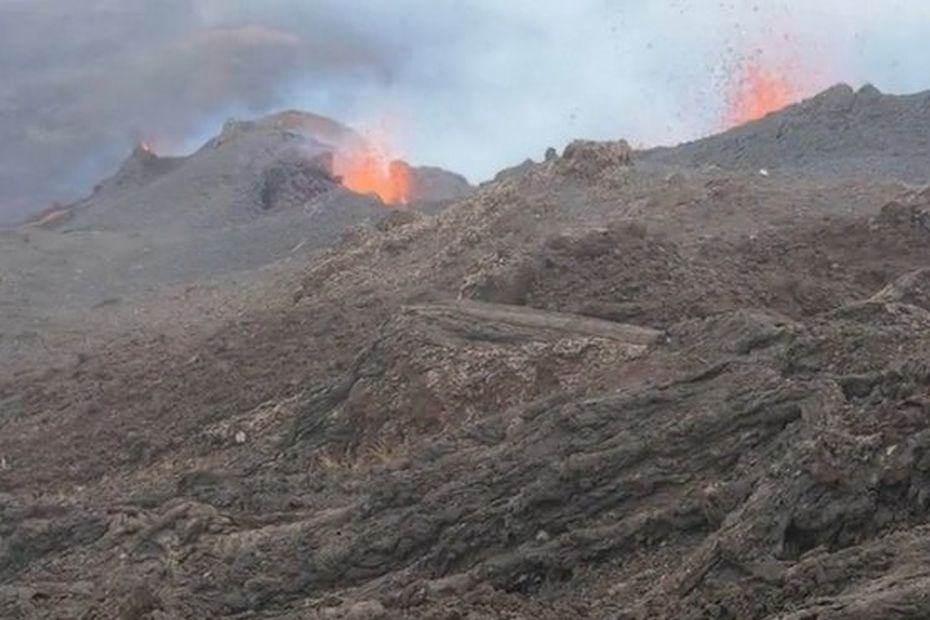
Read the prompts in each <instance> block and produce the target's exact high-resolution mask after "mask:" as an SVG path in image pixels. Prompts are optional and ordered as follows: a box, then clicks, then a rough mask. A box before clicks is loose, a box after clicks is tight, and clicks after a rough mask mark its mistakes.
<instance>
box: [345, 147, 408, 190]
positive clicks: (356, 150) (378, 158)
mask: <svg viewBox="0 0 930 620" xmlns="http://www.w3.org/2000/svg"><path fill="white" fill-rule="evenodd" d="M333 166H334V171H335V173H336V174H337V175H338V176H340V177H342V184H343V185H345V186H346V187H347V188H349V189H350V190H352V191H353V192H357V193H359V194H375V195H377V196H378V197H379V198H380V199H381V200H382V202H384V203H385V204H387V205H405V204H407V203H408V202H409V200H410V167H409V166H408V165H407V164H405V163H403V162H401V161H397V160H394V159H392V158H391V157H390V156H389V155H388V149H387V148H386V147H384V146H382V145H379V144H375V143H372V142H366V143H365V144H364V145H357V146H353V147H351V148H348V149H344V150H340V151H339V152H337V153H336V156H335V159H334V162H333Z"/></svg>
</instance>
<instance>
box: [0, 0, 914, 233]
mask: <svg viewBox="0 0 930 620" xmlns="http://www.w3.org/2000/svg"><path fill="white" fill-rule="evenodd" d="M857 5H858V6H857ZM927 32H930V2H927V0H884V1H883V2H875V3H870V4H869V5H868V6H865V3H861V5H859V3H854V2H853V1H852V0H803V1H802V0H784V1H781V2H779V1H777V0H776V1H769V2H761V1H760V2H751V1H738V0H731V1H721V0H688V1H685V0H678V1H676V0H612V1H609V0H572V1H570V2H568V1H565V0H82V1H81V2H77V1H75V0H0V220H4V219H6V220H9V219H10V218H11V217H14V216H19V215H21V214H22V213H23V212H24V210H28V209H32V210H35V209H37V208H43V207H44V206H47V204H48V202H49V201H50V200H53V199H57V200H70V199H73V198H75V197H76V196H78V195H80V194H82V193H85V192H86V191H88V190H89V189H90V188H91V187H92V185H93V184H94V183H95V182H96V181H97V180H99V178H100V177H101V176H102V175H104V174H107V173H109V172H112V170H113V169H114V167H115V166H116V165H117V164H118V162H119V161H120V159H121V158H122V157H124V156H125V155H126V154H127V153H128V151H129V150H130V149H131V148H132V146H133V144H134V143H136V142H138V141H140V140H147V141H150V142H153V143H154V145H155V146H156V148H160V149H161V150H163V151H179V150H184V149H185V148H189V147H191V146H192V145H195V144H197V143H198V142H200V141H202V140H204V139H206V138H207V137H209V136H210V135H212V134H213V133H214V132H215V131H216V130H217V129H218V128H219V126H220V125H221V123H222V121H223V120H225V118H226V117H228V116H230V115H236V116H242V117H248V116H255V115H258V114H261V113H265V112H269V111H273V110H276V109H281V108H288V107H298V108H304V109H307V110H310V111H314V112H318V113H322V114H326V115H329V116H332V117H334V118H336V119H338V120H342V121H344V122H347V123H349V124H352V125H354V126H356V127H360V128H362V129H365V128H370V127H379V128H386V129H387V130H388V132H389V133H390V134H391V135H392V136H393V137H394V141H395V149H396V151H397V153H398V154H399V155H403V156H405V157H406V158H407V159H409V160H411V161H412V162H414V163H421V164H422V163H429V164H435V165H442V166H444V167H447V168H450V169H453V170H456V171H459V172H462V173H464V174H466V175H467V176H469V178H470V179H472V180H473V181H478V180H483V179H485V178H487V177H489V176H491V175H493V174H494V172H496V171H497V170H498V169H500V168H501V167H503V166H507V165H510V164H513V163H517V162H519V161H521V160H522V159H524V158H526V157H528V156H532V157H536V158H539V157H540V156H541V154H542V152H543V150H544V149H545V147H546V146H550V145H552V146H557V147H561V146H562V145H564V144H565V143H566V142H568V141H569V140H571V139H572V138H576V137H589V138H601V139H610V138H619V137H626V138H628V139H630V140H631V141H633V142H635V143H639V144H659V143H671V142H678V141H682V140H685V139H690V138H694V137H697V136H700V135H703V134H707V133H711V132H714V131H717V130H719V129H720V128H721V123H722V118H723V113H724V109H725V106H726V101H727V95H728V89H729V88H730V86H731V85H732V84H733V81H734V80H735V79H737V77H738V76H737V70H738V68H739V67H740V66H741V63H744V62H745V61H746V60H747V59H751V60H753V61H757V62H760V63H763V64H767V65H771V68H772V69H773V70H775V71H778V72H782V73H784V74H786V75H787V76H788V77H789V78H790V79H791V80H792V82H793V83H794V84H795V85H796V86H797V88H798V90H799V92H803V93H810V94H812V93H813V92H815V91H816V90H818V89H820V88H822V87H825V86H828V85H830V84H831V83H834V82H838V81H846V82H849V83H852V84H854V85H859V84H861V83H864V82H867V81H868V82H872V83H874V84H875V85H876V86H878V87H879V88H881V89H882V90H885V91H890V92H908V91H916V90H923V89H927V88H930V74H928V72H927V70H926V63H925V59H926V58H927V57H928V53H930V39H928V37H927V34H926V33H927Z"/></svg>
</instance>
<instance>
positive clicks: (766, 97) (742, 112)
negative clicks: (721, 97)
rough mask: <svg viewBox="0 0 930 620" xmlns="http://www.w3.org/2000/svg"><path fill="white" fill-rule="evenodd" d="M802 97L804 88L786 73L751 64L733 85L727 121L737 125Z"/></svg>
mask: <svg viewBox="0 0 930 620" xmlns="http://www.w3.org/2000/svg"><path fill="white" fill-rule="evenodd" d="M801 96H802V93H801V89H800V88H799V87H798V86H797V85H796V84H795V83H793V82H792V80H791V79H790V78H789V77H788V76H787V75H786V74H784V73H782V72H779V71H775V70H771V69H766V68H765V67H763V66H762V65H761V64H759V63H756V62H751V63H747V64H746V65H745V66H744V67H742V70H741V74H740V76H739V78H738V79H737V80H736V81H735V82H734V83H733V84H732V85H731V90H730V95H729V100H728V102H727V111H726V123H727V125H729V126H735V125H742V124H744V123H748V122H750V121H754V120H757V119H760V118H762V117H764V116H765V115H767V114H769V113H770V112H775V111H776V110H781V109H782V108H785V107H787V106H789V105H791V104H792V103H795V102H796V101H798V100H799V99H800V98H801Z"/></svg>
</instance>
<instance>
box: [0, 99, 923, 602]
mask: <svg viewBox="0 0 930 620" xmlns="http://www.w3.org/2000/svg"><path fill="white" fill-rule="evenodd" d="M837 114H838V115H839V116H837V118H839V119H843V118H846V117H844V116H842V114H853V113H852V112H848V111H847V112H843V113H841V112H837ZM854 116H855V115H854V114H853V117H854ZM846 120H850V119H849V118H847V119H846ZM850 122H851V121H850ZM914 122H916V121H914ZM921 130H922V126H921V127H914V128H912V132H913V133H915V134H916V133H918V132H919V131H921ZM231 139H240V138H236V137H232V138H231ZM623 153H626V149H624V148H621V147H620V146H619V145H618V144H606V145H590V144H579V145H576V147H575V148H574V149H573V150H572V152H571V153H566V154H565V155H563V156H562V157H558V158H554V159H550V160H549V161H546V162H543V163H540V164H532V165H529V166H527V167H525V169H522V170H520V171H516V172H514V173H513V174H508V175H504V176H503V177H502V178H500V179H499V180H498V181H495V182H493V183H489V184H486V185H484V186H483V187H481V188H480V189H479V190H478V191H476V192H475V193H474V194H472V195H469V196H467V197H466V198H464V199H462V200H460V201H458V202H456V204H454V205H452V206H451V207H449V208H448V209H445V210H443V211H442V212H441V213H438V214H437V215H433V216H427V215H424V214H422V213H416V212H413V211H396V212H391V213H390V214H389V215H388V216H387V217H385V218H383V219H382V220H379V221H378V222H377V223H376V224H375V225H373V226H368V227H358V228H351V229H350V230H349V231H348V232H347V233H346V234H345V235H344V236H343V238H342V241H341V242H340V244H339V245H338V246H337V247H333V248H331V249H328V250H326V251H325V252H321V253H318V254H316V255H314V256H312V257H311V258H310V259H309V261H308V262H306V263H305V264H303V263H301V264H302V265H303V266H302V267H301V268H300V270H299V271H300V274H299V277H295V279H292V280H287V279H286V278H285V280H284V283H285V284H286V285H285V284H282V285H281V287H279V288H251V287H257V286H258V284H257V282H251V283H250V282H248V281H247V282H243V283H240V284H239V285H237V286H233V285H232V284H231V283H219V284H216V285H213V286H211V287H206V286H205V285H204V290H202V291H199V290H191V291H187V290H186V289H185V290H183V291H182V292H177V291H175V292H173V293H172V295H168V294H167V293H159V292H157V291H153V292H150V293H149V294H147V295H146V296H144V297H141V298H138V299H136V298H132V297H128V298H126V299H125V300H123V301H120V302H113V303H107V304H102V305H100V306H98V307H96V308H94V309H93V312H87V313H86V314H83V315H80V317H79V318H80V319H81V321H82V322H81V323H80V325H83V326H85V327H88V330H85V331H89V327H95V328H96V329H102V327H100V326H102V325H104V324H107V325H117V326H121V327H123V328H124V329H127V330H128V332H129V333H128V334H126V335H124V336H122V337H119V338H117V337H116V336H112V337H111V338H103V337H100V339H99V340H90V339H89V338H90V336H82V338H83V339H81V340H80V341H77V342H79V344H75V342H76V341H75V340H67V339H64V340H61V341H51V340H49V341H47V342H64V343H66V344H67V346H68V347H71V348H67V347H65V348H66V349H67V350H68V351H69V352H70V354H71V355H72V357H70V358H68V359H67V360H65V361H56V362H55V363H52V362H47V363H43V364H27V363H18V364H16V365H14V366H11V368H12V370H10V371H9V372H6V373H4V375H3V377H0V431H2V432H0V617H3V618H7V617H9V618H17V619H18V618H42V617H66V618H70V617H76V618H82V617H84V618H146V619H159V620H165V619H174V618H213V617H220V618H222V617H228V618H293V619H296V618H321V619H323V618H326V619H350V618H353V619H360V618H384V619H395V618H396V619H406V618H415V619H416V618H422V619H424V620H425V619H439V618H461V619H469V620H471V619H479V618H480V619H498V618H500V619H508V620H515V619H517V618H539V619H553V620H555V619H563V618H617V619H644V620H645V619H647V618H648V619H653V618H669V619H672V618H674V619H682V618H684V619H694V620H697V619H703V618H717V619H721V620H722V619H731V618H740V619H742V618H753V619H754V618H760V619H781V620H786V619H790V620H812V619H813V618H818V619H824V618H833V619H840V618H844V619H845V618H860V619H863V620H865V619H871V618H913V619H920V618H926V617H930V596H928V594H927V593H928V591H930V577H928V574H927V569H926V566H927V564H928V558H930V542H928V541H930V457H928V455H930V397H928V394H930V357H928V351H930V297H928V286H927V283H928V275H927V266H928V265H930V227H928V219H927V217H926V215H927V212H928V210H930V193H928V192H927V191H926V190H925V189H923V188H915V187H907V186H902V185H901V184H899V183H895V182H887V181H886V180H885V179H884V178H875V177H872V178H868V177H863V178H857V179H853V180H850V181H847V180H841V179H840V180H838V179H836V178H835V177H832V176H829V175H828V176H824V177H816V178H813V179H810V178H803V177H792V176H791V175H785V176H779V175H777V174H773V175H771V176H769V177H765V176H762V175H759V174H757V173H756V172H725V171H722V170H719V169H717V170H708V169H702V168H692V167H681V168H675V169H673V170H672V171H669V170H668V169H665V168H661V169H658V170H656V169H654V168H652V165H653V164H652V163H650V162H649V161H648V157H649V156H648V155H647V156H645V157H646V160H645V162H644V164H643V165H640V159H639V158H637V161H636V166H635V167H631V166H630V165H629V160H628V157H627V156H626V155H624V154H623ZM889 165H890V164H889ZM878 170H881V168H879V169H878ZM157 182H158V181H154V182H153V183H157ZM30 235H32V236H35V235H39V236H38V237H35V238H34V237H32V236H30ZM42 238H43V237H41V231H33V230H30V231H28V232H23V231H18V232H17V233H16V235H11V236H10V237H9V238H8V239H6V241H8V242H9V243H11V244H14V243H15V244H19V245H17V246H15V247H17V248H20V250H21V251H23V252H26V251H30V252H32V251H37V250H36V244H37V243H39V242H40V241H41V239H42ZM36 239H39V240H40V241H36ZM11 247H13V246H11ZM7 264H8V263H6V262H0V267H4V268H5V267H6V265H7ZM283 268H284V267H283V266H282V269H283ZM292 269H293V267H292ZM286 273H292V272H286ZM2 275H3V277H5V278H10V277H12V275H15V273H12V272H10V271H4V272H3V274H2ZM292 275H293V273H292ZM256 291H257V292H256ZM247 293H248V294H247ZM208 294H209V295H210V296H211V297H209V298H208V297H206V296H207V295H208ZM249 295H254V297H252V296H249ZM11 299H12V297H11V296H0V305H2V306H3V308H4V311H5V314H4V315H3V316H4V317H5V320H6V321H8V322H9V321H10V319H9V318H8V317H9V316H15V315H14V314H13V313H6V310H7V308H14V309H15V305H8V304H11V301H10V300H11ZM207 299H210V300H212V301H211V303H206V301H205V300H207ZM169 310H170V312H169ZM162 312H164V314H162ZM158 317H161V319H160V320H156V319H157V318H158ZM165 317H168V318H167V319H166V318H165ZM176 317H182V318H184V319H185V321H188V322H189V324H187V326H186V327H185V329H184V330H180V331H177V330H176V329H175V327H176V326H175V323H178V322H181V321H179V320H177V318H176ZM14 325H15V323H14ZM65 325H69V324H65ZM70 325H75V324H74V323H71V324H70ZM111 329H114V328H113V327H111ZM8 333H9V334H12V336H8V335H7V334H8ZM2 337H3V338H4V339H5V340H4V341H0V342H6V341H13V342H14V343H29V342H34V341H37V342H46V341H44V340H42V338H46V337H47V338H50V336H45V335H40V334H33V335H32V336H31V338H32V339H33V340H30V339H29V337H28V334H26V333H25V332H18V331H13V330H8V331H7V332H4V333H3V334H2ZM23 346H25V344H24V345H23ZM55 359H56V360H57V359H58V358H55Z"/></svg>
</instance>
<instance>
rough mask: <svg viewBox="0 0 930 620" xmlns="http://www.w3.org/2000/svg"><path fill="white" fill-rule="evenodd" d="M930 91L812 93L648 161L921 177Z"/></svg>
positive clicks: (928, 141)
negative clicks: (782, 107)
mask: <svg viewBox="0 0 930 620" xmlns="http://www.w3.org/2000/svg"><path fill="white" fill-rule="evenodd" d="M928 111H930V92H923V93H918V94H914V95H907V96H894V95H886V94H883V93H881V92H880V91H879V90H878V89H876V88H875V87H874V86H864V87H863V88H861V89H860V90H858V91H854V90H853V89H852V88H850V87H849V86H846V85H839V86H835V87H833V88H831V89H829V90H827V91H825V92H823V93H821V94H820V95H817V96H816V97H813V98H811V99H808V100H807V101H803V102H801V103H798V104H796V105H793V106H790V107H789V108H787V109H785V110H783V111H781V112H778V113H777V114H772V115H769V116H768V117H766V118H763V119H761V120H758V121H755V122H751V123H749V124H747V125H744V126H742V127H737V128H735V129H732V130H730V131H728V132H726V133H723V134H720V135H718V136H713V137H710V138H706V139H704V140H698V141H697V142H693V143H690V144H685V145H682V146H680V147H678V148H674V149H657V150H656V151H654V152H651V153H648V154H646V157H645V158H646V159H649V160H652V161H657V162H664V163H672V164H675V165H686V166H703V165H716V166H720V167H723V168H726V169H743V170H746V169H749V170H759V169H767V170H772V169H787V170H793V171H797V172H801V173H804V174H809V175H812V176H824V175H830V176H845V177H855V176H857V175H860V174H862V175H867V176H872V177H879V178H897V179H901V180H904V181H909V182H915V183H925V182H927V181H930V172H928V168H927V165H926V162H927V157H928V156H930V125H928V124H927V122H926V119H927V114H928Z"/></svg>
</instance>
